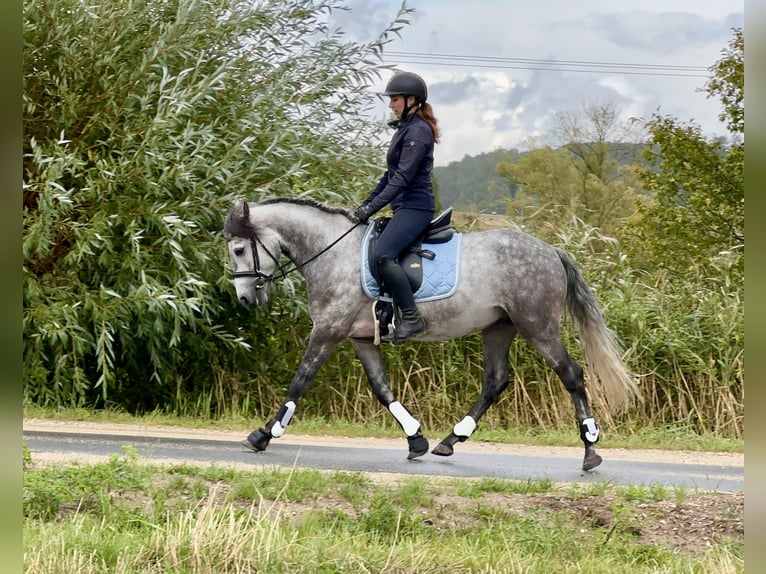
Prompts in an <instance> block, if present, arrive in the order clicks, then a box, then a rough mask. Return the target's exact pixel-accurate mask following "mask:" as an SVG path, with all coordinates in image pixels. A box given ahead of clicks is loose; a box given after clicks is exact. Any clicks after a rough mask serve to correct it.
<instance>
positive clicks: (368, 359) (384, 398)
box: [351, 339, 428, 460]
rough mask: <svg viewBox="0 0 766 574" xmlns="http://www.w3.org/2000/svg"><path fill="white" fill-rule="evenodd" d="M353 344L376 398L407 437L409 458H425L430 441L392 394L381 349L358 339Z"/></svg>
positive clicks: (418, 423) (414, 419) (417, 422)
mask: <svg viewBox="0 0 766 574" xmlns="http://www.w3.org/2000/svg"><path fill="white" fill-rule="evenodd" d="M351 344H352V346H353V347H354V351H356V356H357V357H359V360H360V361H361V362H362V366H363V367H364V372H365V373H367V379H368V380H369V382H370V387H371V388H372V392H373V394H374V395H375V398H377V399H378V401H380V403H381V404H382V405H383V406H384V407H386V408H387V409H388V411H389V412H390V413H391V414H392V415H393V417H394V418H395V419H396V422H397V423H399V426H400V427H402V430H403V431H404V433H405V434H406V435H407V442H408V444H409V451H410V452H409V454H408V455H407V458H408V459H410V460H412V459H413V458H418V457H419V456H423V455H424V454H426V453H427V452H428V439H426V437H424V436H423V435H422V433H421V432H420V422H419V421H418V420H417V419H416V418H415V417H414V416H412V413H410V411H409V410H408V409H407V408H406V407H405V406H404V405H403V404H402V403H400V402H399V401H397V400H396V398H395V397H394V394H393V393H392V392H391V388H390V387H389V385H388V378H387V377H386V370H385V365H384V363H383V356H382V355H381V353H380V348H379V347H376V346H375V345H373V344H372V343H366V342H363V341H359V340H356V339H352V340H351Z"/></svg>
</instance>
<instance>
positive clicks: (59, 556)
mask: <svg viewBox="0 0 766 574" xmlns="http://www.w3.org/2000/svg"><path fill="white" fill-rule="evenodd" d="M698 495H702V494H701V493H697V492H691V491H689V490H688V489H687V490H685V491H684V492H683V493H682V495H679V494H677V493H676V492H675V491H674V489H672V488H668V487H663V488H642V487H630V488H617V487H614V486H612V485H609V484H598V485H595V484H594V485H587V486H583V485H572V486H566V485H558V486H557V485H555V484H553V483H552V482H550V481H514V480H500V479H489V478H485V479H479V480H458V479H424V478H422V477H415V478H399V479H396V480H393V479H392V480H390V481H383V482H381V481H378V482H374V481H372V480H370V478H369V477H367V476H365V475H363V474H360V473H348V472H318V471H312V470H300V469H292V470H263V469H260V470H253V471H246V470H234V469H230V468H222V467H215V466H205V467H195V466H193V465H188V464H183V465H149V464H144V463H143V462H142V461H141V460H139V459H138V457H137V456H136V454H135V452H134V451H131V450H126V452H125V454H124V455H123V456H112V457H111V458H110V459H109V460H108V461H106V462H103V463H98V464H88V465H68V466H67V465H52V466H37V465H35V461H34V460H33V459H32V458H29V457H28V458H27V459H26V462H25V471H24V521H23V534H24V567H25V572H26V573H27V574H38V573H45V574H50V573H70V572H71V573H72V574H74V573H78V574H91V573H92V574H96V573H98V574H109V573H114V574H127V573H130V574H149V573H153V574H157V573H165V572H167V573H173V574H187V573H188V574H192V573H193V574H208V573H209V574H214V573H215V574H221V573H227V572H231V573H234V572H270V573H282V572H285V573H287V572H290V573H304V572H305V573H312V574H313V573H316V572H324V573H363V572H364V573H367V572H380V573H384V572H386V573H413V574H414V573H419V574H424V573H426V574H427V573H433V574H437V573H438V574H444V573H447V574H449V573H458V572H459V573H474V572H475V573H495V572H497V573H500V572H525V573H529V574H535V573H545V574H549V573H550V572H556V573H559V572H561V573H567V572H586V571H587V572H590V573H592V574H601V573H604V574H606V573H610V574H611V573H614V572H631V573H638V574H641V573H647V574H648V573H659V572H667V573H671V572H695V573H696V574H704V573H716V574H728V573H739V572H744V534H743V531H740V530H737V529H736V528H734V529H733V530H732V529H728V530H725V531H724V530H723V529H722V528H719V529H718V530H717V532H719V533H723V534H721V536H720V538H719V539H716V540H715V541H714V542H713V543H712V545H711V546H710V547H709V548H708V549H707V550H704V551H699V549H694V548H691V547H684V546H683V545H681V546H678V545H675V546H674V545H673V544H671V543H670V542H669V541H670V540H671V539H670V538H668V539H667V540H665V539H662V538H655V539H653V538H651V537H648V536H644V535H642V534H641V532H642V531H648V528H649V523H651V522H653V523H655V524H661V522H660V521H661V520H662V519H663V515H662V512H661V509H660V508H659V506H658V505H659V504H661V503H663V502H667V501H672V502H675V503H676V504H684V503H685V502H686V501H693V499H694V498H695V497H696V496H698ZM722 496H726V495H722ZM594 507H597V508H598V513H596V512H590V513H589V512H588V511H587V509H588V508H594ZM650 511H651V512H650ZM727 512H731V513H734V515H736V514H738V513H739V514H741V513H742V512H743V510H742V507H737V508H734V507H733V509H732V510H730V511H728V510H727ZM668 518H670V517H668ZM731 518H732V516H731V515H730V514H726V513H724V514H722V515H721V517H720V520H722V521H725V520H729V519H731ZM734 518H737V517H736V516H734ZM722 524H723V523H722ZM669 530H672V529H669ZM690 540H694V537H692V538H690Z"/></svg>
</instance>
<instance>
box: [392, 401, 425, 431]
mask: <svg viewBox="0 0 766 574" xmlns="http://www.w3.org/2000/svg"><path fill="white" fill-rule="evenodd" d="M388 410H389V411H391V414H392V415H394V418H395V419H396V420H397V421H398V422H399V424H400V425H402V429H403V430H404V433H405V434H406V435H407V436H412V435H414V434H415V433H416V432H418V431H419V430H420V423H419V422H418V421H417V419H416V418H415V417H413V416H412V415H411V414H410V413H409V412H408V411H407V409H405V408H404V405H402V403H400V402H399V401H394V402H393V403H391V404H390V405H388Z"/></svg>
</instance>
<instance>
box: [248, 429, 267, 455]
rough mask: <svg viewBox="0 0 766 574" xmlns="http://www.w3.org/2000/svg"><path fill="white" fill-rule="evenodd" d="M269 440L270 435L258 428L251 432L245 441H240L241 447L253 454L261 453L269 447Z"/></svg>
mask: <svg viewBox="0 0 766 574" xmlns="http://www.w3.org/2000/svg"><path fill="white" fill-rule="evenodd" d="M270 440H271V433H270V432H269V431H267V430H266V429H264V428H259V429H258V430H254V431H253V432H251V433H250V434H249V435H248V437H247V439H245V440H243V441H242V446H245V447H247V448H249V449H250V450H252V451H253V452H263V451H264V450H266V447H267V446H269V441H270Z"/></svg>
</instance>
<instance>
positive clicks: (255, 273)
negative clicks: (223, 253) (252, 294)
mask: <svg viewBox="0 0 766 574" xmlns="http://www.w3.org/2000/svg"><path fill="white" fill-rule="evenodd" d="M256 242H257V243H260V244H261V247H262V248H263V250H264V251H265V252H266V254H267V255H268V256H269V257H271V260H272V261H274V263H276V264H277V266H278V267H277V271H282V269H283V266H281V265H279V259H277V258H276V257H274V256H273V255H272V254H271V251H269V250H268V249H267V248H266V246H265V245H264V244H263V242H262V241H261V240H260V239H258V238H257V237H256V236H253V237H251V238H250V249H251V250H252V252H253V263H254V268H253V270H252V271H235V272H234V279H239V278H240V277H255V278H256V279H262V280H263V282H262V283H261V282H259V285H258V286H259V287H263V285H265V284H266V282H268V281H271V280H272V279H274V274H273V273H272V274H270V275H267V274H266V273H264V272H263V271H261V259H260V257H258V246H257V245H256Z"/></svg>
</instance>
